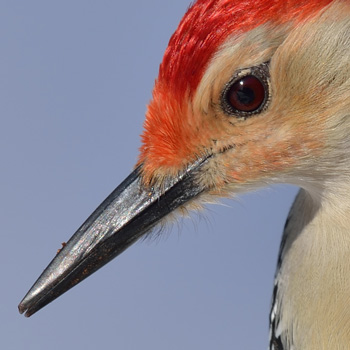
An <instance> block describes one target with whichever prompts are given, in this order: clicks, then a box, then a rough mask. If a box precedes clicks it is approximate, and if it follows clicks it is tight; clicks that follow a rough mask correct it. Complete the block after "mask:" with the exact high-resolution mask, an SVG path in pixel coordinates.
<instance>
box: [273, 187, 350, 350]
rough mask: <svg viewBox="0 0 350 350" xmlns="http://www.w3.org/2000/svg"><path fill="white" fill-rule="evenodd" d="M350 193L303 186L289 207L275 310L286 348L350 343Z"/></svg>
mask: <svg viewBox="0 0 350 350" xmlns="http://www.w3.org/2000/svg"><path fill="white" fill-rule="evenodd" d="M346 192H347V193H346ZM341 194H343V198H341ZM349 194H350V191H343V190H341V191H338V193H337V194H336V193H335V192H334V191H328V193H327V191H325V192H324V193H323V195H322V196H315V195H313V194H312V193H310V192H307V191H305V190H300V192H299V194H298V196H297V198H296V200H295V202H294V204H293V207H292V209H291V211H290V215H289V219H288V221H287V224H286V227H285V232H284V236H283V239H282V244H281V251H280V259H279V266H278V270H277V274H276V282H275V283H276V300H275V302H274V307H275V315H272V316H274V317H275V319H276V321H275V333H276V336H278V337H280V339H281V341H282V344H286V345H285V348H284V349H290V348H293V349H294V348H295V349H303V350H311V349H312V350H316V349H347V348H348V346H349V344H350V310H349V308H348V307H347V305H349V302H350V263H349V256H350V205H349V204H350V200H349V198H348V197H349ZM335 203H337V205H335Z"/></svg>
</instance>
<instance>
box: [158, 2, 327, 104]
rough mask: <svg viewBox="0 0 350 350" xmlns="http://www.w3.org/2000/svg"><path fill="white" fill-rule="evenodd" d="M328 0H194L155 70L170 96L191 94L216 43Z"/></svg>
mask: <svg viewBox="0 0 350 350" xmlns="http://www.w3.org/2000/svg"><path fill="white" fill-rule="evenodd" d="M331 1H332V0H308V1H307V0H198V1H196V2H195V3H194V4H193V5H192V6H191V7H190V8H189V10H188V11H187V13H186V14H185V16H184V17H183V19H182V20H181V22H180V24H179V27H178V29H177V30H176V32H175V33H174V34H173V36H172V37H171V39H170V41H169V46H168V48H167V49H166V51H165V54H164V59H163V62H162V64H161V66H160V70H159V78H158V79H159V81H160V83H161V85H163V86H168V87H169V88H170V89H171V90H172V93H173V95H174V96H176V97H178V98H182V97H183V96H184V94H185V93H186V92H187V93H189V95H190V96H191V95H193V93H194V92H195V91H196V88H197V86H198V84H199V81H200V80H201V78H202V75H203V73H204V70H205V68H206V66H207V65H208V63H209V61H210V59H211V57H212V56H213V54H214V53H215V52H216V51H217V49H218V47H219V46H220V45H221V44H222V43H223V42H224V41H225V39H227V37H228V36H229V35H230V34H232V33H233V32H234V33H237V34H239V33H242V32H246V31H248V30H251V29H253V28H254V27H257V26H259V25H261V24H263V23H266V22H269V21H272V22H274V23H277V24H278V23H285V22H288V21H291V20H293V21H296V22H298V21H300V20H303V19H304V18H306V17H308V16H310V15H312V14H313V13H316V12H318V10H320V9H321V8H323V7H324V6H326V5H327V4H329V3H330V2H331Z"/></svg>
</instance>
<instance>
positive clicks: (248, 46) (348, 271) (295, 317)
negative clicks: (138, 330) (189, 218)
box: [19, 0, 350, 350]
mask: <svg viewBox="0 0 350 350" xmlns="http://www.w3.org/2000/svg"><path fill="white" fill-rule="evenodd" d="M349 91H350V3H349V1H345V0H335V1H331V0H317V1H316V0H304V1H303V0H301V1H296V0H284V1H281V0H275V1H271V0H255V1H252V0H247V1H238V0H198V1H196V2H195V3H194V4H193V5H192V6H191V7H190V8H189V10H188V12H187V13H186V15H185V16H184V18H183V19H182V21H181V23H180V25H179V27H178V29H177V30H176V32H175V33H174V35H173V36H172V38H171V39H170V42H169V46H168V48H167V49H166V52H165V55H164V59H163V61H162V63H161V65H160V69H159V76H158V79H157V80H156V83H155V87H154V91H153V98H152V100H151V102H150V104H149V106H148V110H147V115H146V121H145V125H144V132H143V135H142V142H143V143H142V147H141V152H140V157H139V161H138V164H137V165H136V167H135V170H134V171H133V172H132V174H131V175H129V177H127V179H126V180H125V181H124V182H123V183H122V184H121V185H120V186H119V187H118V188H117V189H116V190H115V191H114V192H113V193H112V194H111V195H110V196H109V197H108V198H107V199H106V200H105V201H104V202H103V203H102V204H101V205H100V206H99V207H98V208H97V210H96V211H95V212H94V213H93V214H92V215H91V216H90V217H89V218H88V219H87V221H86V222H85V223H84V224H83V225H82V226H81V227H80V229H79V230H78V231H77V232H76V233H75V234H74V235H73V237H72V238H71V239H70V241H69V242H68V243H67V244H66V245H65V246H64V247H63V248H62V250H61V251H60V252H59V253H58V254H57V256H56V257H55V258H54V260H53V261H52V262H51V264H50V265H49V266H48V267H47V269H46V270H45V271H44V272H43V274H42V275H41V276H40V277H39V279H38V280H37V282H36V283H35V284H34V286H33V287H32V289H31V290H30V291H29V292H28V294H27V295H26V296H25V298H24V299H23V300H22V302H21V303H20V305H19V310H20V312H25V313H26V315H27V316H30V315H32V314H33V313H35V312H36V311H38V310H39V309H40V308H42V307H43V306H45V305H46V304H48V303H49V302H51V301H52V300H54V299H55V298H57V297H58V296H60V295H61V294H62V293H64V292H65V291H67V290H68V289H70V288H71V287H73V286H74V285H76V284H77V283H79V282H80V281H81V280H83V279H84V278H86V277H88V276H89V275H90V274H91V273H93V272H94V271H96V270H97V269H99V268H100V267H101V266H103V265H104V264H106V263H107V262H108V261H110V260H111V259H113V258H114V257H116V256H117V255H118V254H120V253H121V252H122V251H124V250H125V249H126V248H127V247H129V246H130V245H131V244H133V243H134V242H135V241H137V240H138V239H139V238H140V237H142V236H144V235H145V234H147V233H148V232H150V231H151V230H152V228H154V227H155V226H156V225H157V224H158V223H160V222H161V221H163V219H166V218H167V216H168V214H170V213H172V212H175V213H176V212H177V213H181V211H182V210H184V209H186V210H188V209H196V208H198V206H199V205H200V204H201V203H205V202H206V201H207V200H211V199H212V198H213V197H215V198H218V197H223V196H230V195H235V194H237V193H242V192H244V191H249V190H251V189H256V188H259V187H262V186H264V185H268V184H273V183H291V184H294V185H298V186H300V187H301V190H300V192H299V194H298V196H297V198H296V200H295V202H294V205H293V207H292V209H291V211H290V214H289V218H288V220H287V223H286V226H285V231H284V235H283V238H282V243H281V249H280V254H279V259H278V266H277V272H276V278H275V285H274V292H273V302H272V309H271V314H270V323H271V328H270V329H271V330H270V336H271V340H270V349H274V350H282V349H283V350H291V349H294V350H310V349H312V350H316V349H317V350H320V349H332V350H335V349H344V350H345V349H349V348H350V308H349V307H348V303H349V301H350V263H349V257H350V238H349V237H350V236H349V231H350V198H349V197H350V152H349V150H350V93H349ZM348 129H349V130H348ZM198 204H199V205H198Z"/></svg>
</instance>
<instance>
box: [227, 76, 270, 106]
mask: <svg viewBox="0 0 350 350" xmlns="http://www.w3.org/2000/svg"><path fill="white" fill-rule="evenodd" d="M265 100H266V91H265V85H264V84H263V83H262V81H261V80H260V79H259V78H257V77H256V76H254V75H246V76H245V77H242V78H240V79H239V80H237V81H236V82H234V83H233V84H232V85H231V86H230V87H229V88H228V90H227V93H226V101H227V103H228V104H229V106H230V107H231V108H232V109H233V111H238V112H254V111H256V110H258V109H259V107H261V105H262V104H263V102H264V101H265Z"/></svg>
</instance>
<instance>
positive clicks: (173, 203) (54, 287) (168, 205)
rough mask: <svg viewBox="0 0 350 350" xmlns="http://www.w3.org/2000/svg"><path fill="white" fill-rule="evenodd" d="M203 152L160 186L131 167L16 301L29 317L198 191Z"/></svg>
mask: <svg viewBox="0 0 350 350" xmlns="http://www.w3.org/2000/svg"><path fill="white" fill-rule="evenodd" d="M207 161H208V158H205V159H200V160H197V161H196V162H195V163H193V164H192V165H191V166H189V167H188V168H187V169H186V170H185V171H184V172H183V173H181V174H179V175H178V176H177V177H175V178H168V179H165V181H164V182H163V184H162V187H161V188H151V187H150V188H146V187H145V186H143V184H142V178H141V167H142V166H140V167H138V168H137V169H135V170H134V171H133V172H132V173H131V174H130V175H129V176H128V177H127V178H126V179H125V180H124V181H123V182H122V183H121V184H120V185H119V186H118V187H117V188H116V189H115V190H114V191H113V192H112V193H111V194H110V195H109V196H108V197H107V198H106V199H105V200H104V202H103V203H102V204H101V205H100V206H99V207H98V208H97V209H96V210H95V211H94V212H93V213H92V215H91V216H90V217H89V218H88V219H87V220H86V221H85V223H84V224H83V225H82V226H81V227H80V228H79V229H78V231H77V232H76V233H75V234H74V235H73V236H72V237H71V239H70V240H69V241H68V243H67V244H66V245H65V246H64V247H63V248H62V250H61V251H60V252H59V253H58V254H57V255H56V256H55V258H54V259H53V260H52V261H51V263H50V264H49V266H48V267H47V268H46V269H45V270H44V272H43V273H42V274H41V276H40V277H39V278H38V280H37V281H36V282H35V283H34V285H33V286H32V288H31V289H30V290H29V292H28V293H27V294H26V296H25V297H24V298H23V300H22V301H21V303H20V304H19V306H18V309H19V312H20V313H25V316H27V317H29V316H31V315H33V314H34V313H35V312H37V311H38V310H40V309H41V308H42V307H44V306H45V305H47V304H48V303H50V302H51V301H53V300H54V299H56V298H58V297H59V296H60V295H61V294H63V293H65V292H66V291H67V290H69V289H70V288H72V287H74V286H75V285H76V284H78V283H79V282H81V281H82V280H84V279H85V278H86V277H88V276H90V275H91V274H92V273H94V272H95V271H96V270H98V269H99V268H100V267H102V266H103V265H105V264H107V263H108V262H109V261H111V260H112V259H113V258H115V257H116V256H117V255H119V254H120V253H122V252H123V251H124V250H125V249H126V248H128V247H129V246H130V245H132V244H133V243H134V242H136V241H137V240H138V239H139V238H141V237H142V236H144V235H145V234H146V233H148V232H150V230H151V229H152V228H154V226H156V224H157V223H159V222H160V221H161V219H162V218H164V217H165V216H166V215H167V214H169V213H170V212H172V211H173V210H175V209H177V208H178V207H180V206H181V205H183V204H185V203H186V202H188V201H190V200H191V199H194V198H196V197H198V196H199V195H200V194H201V193H202V192H203V191H204V187H203V186H201V185H200V184H199V181H198V174H199V173H200V171H201V169H202V167H203V165H204V164H205V163H207Z"/></svg>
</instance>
